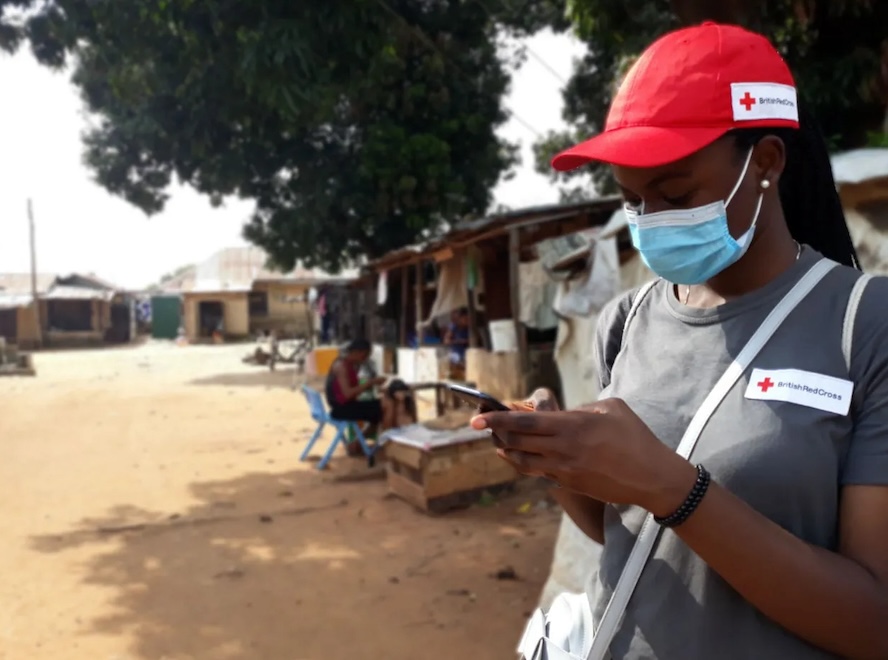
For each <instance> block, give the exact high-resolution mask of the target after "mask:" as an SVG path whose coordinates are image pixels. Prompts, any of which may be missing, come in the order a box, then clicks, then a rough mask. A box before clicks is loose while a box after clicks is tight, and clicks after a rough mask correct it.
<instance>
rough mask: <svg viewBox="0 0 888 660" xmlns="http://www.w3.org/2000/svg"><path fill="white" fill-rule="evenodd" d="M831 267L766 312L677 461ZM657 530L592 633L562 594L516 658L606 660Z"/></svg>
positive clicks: (582, 611)
mask: <svg viewBox="0 0 888 660" xmlns="http://www.w3.org/2000/svg"><path fill="white" fill-rule="evenodd" d="M836 265H837V264H836V263H835V262H833V261H829V260H827V259H821V260H820V261H818V262H817V263H815V264H814V265H813V266H812V267H811V268H810V269H809V270H808V272H807V273H805V275H803V276H802V278H801V279H800V280H799V281H798V282H797V283H796V284H795V286H793V288H792V289H790V291H789V292H788V293H787V294H786V295H785V296H784V297H783V299H782V300H780V302H779V303H777V306H776V307H774V309H773V310H771V313H770V314H768V316H767V317H766V318H765V320H764V321H763V322H762V324H761V325H760V326H759V328H758V330H756V331H755V333H754V334H753V335H752V337H751V338H750V340H749V341H748V342H747V344H746V346H744V347H743V350H742V351H740V353H739V354H738V355H737V357H736V358H734V361H733V362H732V363H731V364H730V366H729V367H728V368H727V370H726V371H725V373H724V374H723V375H722V377H721V378H719V380H718V382H716V384H715V387H713V388H712V391H711V392H710V393H709V394H708V395H707V396H706V398H705V399H704V400H703V403H702V404H701V405H700V408H699V409H698V410H697V412H696V414H695V415H694V417H693V419H692V420H691V423H690V424H689V425H688V428H687V430H686V431H685V433H684V435H683V436H682V439H681V442H680V443H679V445H678V449H677V450H676V452H677V453H678V454H679V455H680V456H682V457H683V458H690V456H691V453H692V452H693V450H694V446H695V445H696V444H697V440H698V439H699V437H700V434H701V433H702V431H703V428H704V427H705V426H706V423H707V422H708V421H709V418H710V417H711V416H712V414H713V413H714V412H715V410H716V408H717V407H718V406H719V404H720V403H721V402H722V400H723V399H724V398H725V396H726V395H727V393H728V392H729V391H730V390H731V388H732V387H733V386H734V384H735V383H736V382H737V380H738V379H739V378H740V376H742V375H743V373H744V372H745V371H746V369H747V368H748V367H749V365H750V364H751V363H752V361H753V359H755V357H756V356H757V355H758V353H759V352H760V351H761V349H762V348H763V347H764V346H765V344H766V343H767V342H768V340H769V339H770V338H771V337H772V336H773V334H774V333H775V332H776V331H777V329H778V328H779V327H780V325H781V324H782V323H783V321H784V320H785V319H786V317H787V316H789V314H790V313H791V312H792V311H793V309H795V308H796V306H797V305H798V304H799V303H800V302H801V301H802V300H803V299H804V298H805V296H807V295H808V294H809V293H810V292H811V291H812V290H813V289H814V287H815V286H817V284H818V283H819V282H820V280H822V279H823V277H824V276H825V275H826V274H827V273H828V272H829V271H830V270H832V269H833V268H834V267H835V266H836ZM869 279H870V278H869V276H866V275H864V276H862V277H861V278H860V279H859V280H858V281H857V283H856V284H855V286H854V288H853V290H852V292H851V296H850V299H849V301H848V307H847V309H846V312H845V322H844V326H843V333H842V351H843V354H844V357H845V363H846V366H848V367H849V368H850V360H851V334H852V330H853V326H854V318H855V317H856V315H857V307H858V305H859V303H860V298H861V296H862V294H863V289H864V287H865V286H866V284H867V282H868V281H869ZM655 282H656V281H655ZM655 282H650V283H649V284H647V285H645V286H644V287H642V288H641V289H640V290H639V292H638V293H637V294H636V296H635V299H634V300H633V303H632V307H631V309H630V311H629V314H628V315H627V317H626V323H625V325H624V331H623V337H624V340H625V336H626V329H627V328H628V326H629V321H630V320H631V319H632V317H633V316H634V315H635V313H636V311H637V310H638V307H639V305H640V303H641V300H642V299H643V298H644V297H645V295H647V293H648V292H649V291H650V290H651V288H652V287H653V285H654V284H655ZM661 530H662V528H661V527H660V525H658V524H657V523H656V522H654V516H653V514H650V513H649V514H648V515H647V516H646V517H645V519H644V523H643V524H642V526H641V531H640V532H639V534H638V538H637V539H636V541H635V545H634V546H633V548H632V551H631V552H630V553H629V558H628V559H627V561H626V566H625V567H624V568H623V572H622V573H621V574H620V578H619V580H618V581H617V586H616V588H615V589H614V592H613V594H612V595H611V598H610V601H609V602H608V604H607V607H606V608H605V610H604V614H603V615H602V617H601V623H600V624H599V626H598V629H597V630H595V624H594V621H593V618H592V610H591V607H590V605H589V598H588V596H587V595H586V594H561V595H559V596H558V597H557V598H556V599H555V601H554V602H553V603H552V607H551V608H550V609H549V611H548V613H545V612H543V611H542V610H539V609H538V610H537V611H536V612H534V613H533V615H532V616H531V618H530V620H529V621H528V623H527V627H526V628H525V630H524V635H523V636H522V638H521V641H520V643H519V645H518V653H519V654H520V655H521V656H522V657H523V658H525V659H526V660H606V659H607V658H608V657H609V655H610V652H609V649H610V645H611V642H612V641H613V639H614V635H616V633H617V630H618V629H619V626H620V624H621V623H622V619H623V614H624V613H625V612H626V606H627V605H628V604H629V599H630V598H631V597H632V593H633V592H634V591H635V587H636V585H637V584H638V580H639V578H640V577H641V572H642V570H643V569H644V566H645V564H646V563H647V560H648V558H649V557H650V554H651V551H652V550H653V547H654V545H655V544H656V542H657V539H658V538H659V536H660V531H661ZM593 631H594V632H593Z"/></svg>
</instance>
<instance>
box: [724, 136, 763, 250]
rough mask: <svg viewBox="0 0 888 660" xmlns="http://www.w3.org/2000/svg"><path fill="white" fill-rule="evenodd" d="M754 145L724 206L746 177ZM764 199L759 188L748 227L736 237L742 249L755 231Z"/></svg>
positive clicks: (746, 245) (728, 202)
mask: <svg viewBox="0 0 888 660" xmlns="http://www.w3.org/2000/svg"><path fill="white" fill-rule="evenodd" d="M753 149H755V147H752V148H751V149H750V150H749V153H748V154H747V155H746V164H745V165H744V166H743V172H741V173H740V178H739V179H737V183H736V184H735V185H734V189H733V190H732V191H731V194H730V196H729V197H728V201H727V202H726V203H725V208H727V207H728V204H730V203H731V200H732V199H733V198H734V195H735V194H736V193H737V191H738V190H739V189H740V184H741V183H743V179H745V178H746V172H747V170H749V163H750V162H752V151H753ZM764 201H765V191H764V190H760V191H759V196H758V202H757V203H756V205H755V213H754V214H753V216H752V223H751V224H750V225H749V229H747V230H746V231H745V232H744V233H743V236H741V237H740V238H738V239H737V243H738V244H739V245H741V246H742V247H743V248H744V250H745V248H747V247H748V246H749V243H751V242H752V235H753V234H754V233H755V226H756V224H758V219H759V215H760V214H761V212H762V204H763V203H764Z"/></svg>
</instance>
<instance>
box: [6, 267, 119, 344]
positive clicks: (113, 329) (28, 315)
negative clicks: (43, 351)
mask: <svg viewBox="0 0 888 660" xmlns="http://www.w3.org/2000/svg"><path fill="white" fill-rule="evenodd" d="M36 279H37V290H36V293H37V300H36V301H35V300H34V296H33V291H32V285H31V275H30V274H22V273H7V274H2V273H0V336H2V337H4V338H5V339H6V340H7V341H8V342H10V343H14V344H17V345H18V346H20V347H21V348H35V347H38V346H56V347H65V346H83V345H86V346H88V345H102V344H105V343H113V342H125V341H129V339H130V338H131V337H130V335H131V330H130V328H131V322H130V319H131V305H130V303H129V297H128V296H127V294H126V293H125V292H123V291H122V290H120V289H119V288H118V287H116V286H114V285H113V284H110V283H108V282H105V281H103V280H101V279H99V278H97V277H95V276H93V275H79V274H72V275H68V276H59V275H50V274H46V273H43V274H38V275H37V278H36ZM38 320H39V324H38Z"/></svg>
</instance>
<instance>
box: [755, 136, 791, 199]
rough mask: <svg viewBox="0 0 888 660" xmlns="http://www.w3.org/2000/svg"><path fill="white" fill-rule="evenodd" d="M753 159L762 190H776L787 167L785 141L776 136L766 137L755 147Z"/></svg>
mask: <svg viewBox="0 0 888 660" xmlns="http://www.w3.org/2000/svg"><path fill="white" fill-rule="evenodd" d="M752 159H753V166H754V169H755V173H756V178H757V179H758V181H759V184H760V185H761V186H762V188H774V189H775V190H776V188H777V184H778V183H779V182H780V175H781V174H783V169H784V168H785V167H786V145H785V144H783V140H781V139H780V138H779V137H777V136H776V135H766V136H765V137H763V138H762V139H761V140H759V142H758V144H757V145H756V146H755V151H754V152H753V154H752ZM765 181H767V182H768V183H764V182H765Z"/></svg>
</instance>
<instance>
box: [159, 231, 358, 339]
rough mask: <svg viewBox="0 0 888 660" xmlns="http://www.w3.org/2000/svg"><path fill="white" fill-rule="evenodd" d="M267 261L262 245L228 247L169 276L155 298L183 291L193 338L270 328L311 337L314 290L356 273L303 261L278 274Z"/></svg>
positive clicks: (184, 322)
mask: <svg viewBox="0 0 888 660" xmlns="http://www.w3.org/2000/svg"><path fill="white" fill-rule="evenodd" d="M267 262H268V256H267V255H266V254H265V252H264V251H263V250H261V249H259V248H256V247H238V248H227V249H224V250H221V251H219V252H217V253H216V254H214V255H213V256H212V257H210V258H209V259H207V260H206V261H205V262H203V263H200V264H198V265H197V266H194V267H192V268H188V269H185V270H183V271H182V272H180V273H179V274H177V275H176V276H175V277H173V278H171V279H169V280H167V281H165V282H164V283H163V284H162V285H161V289H162V291H161V292H157V293H155V297H157V298H163V297H167V298H168V297H169V296H170V295H180V296H181V300H182V306H181V319H182V325H183V326H184V329H185V336H186V337H187V338H188V339H189V340H190V341H200V340H202V339H207V338H209V337H211V336H212V335H213V333H214V332H221V333H222V334H223V335H224V336H226V337H229V338H242V337H247V336H251V335H255V334H257V333H259V332H268V331H271V330H277V331H279V332H281V333H283V334H285V335H305V336H308V335H309V334H310V333H311V332H312V331H313V327H312V326H313V322H312V312H311V305H310V303H309V301H308V293H309V291H310V289H312V288H316V287H320V286H323V285H328V284H340V283H345V282H349V281H351V280H353V279H354V278H355V277H356V276H357V271H356V270H348V271H344V272H342V273H341V274H339V275H331V274H329V273H326V272H324V271H321V270H318V269H306V268H303V267H301V266H297V267H296V268H295V269H293V270H292V271H290V272H288V273H280V272H275V271H272V270H269V269H268V268H267V266H266V264H267Z"/></svg>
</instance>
